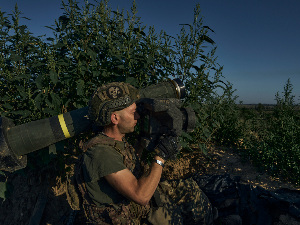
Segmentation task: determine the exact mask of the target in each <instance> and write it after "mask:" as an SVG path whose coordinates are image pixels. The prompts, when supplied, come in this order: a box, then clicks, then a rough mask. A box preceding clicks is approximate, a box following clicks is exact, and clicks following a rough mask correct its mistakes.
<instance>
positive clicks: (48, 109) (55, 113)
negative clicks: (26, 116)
mask: <svg viewBox="0 0 300 225" xmlns="http://www.w3.org/2000/svg"><path fill="white" fill-rule="evenodd" d="M43 112H44V113H49V114H50V115H52V116H55V115H57V112H56V111H54V110H53V109H50V108H46V109H44V110H43Z"/></svg>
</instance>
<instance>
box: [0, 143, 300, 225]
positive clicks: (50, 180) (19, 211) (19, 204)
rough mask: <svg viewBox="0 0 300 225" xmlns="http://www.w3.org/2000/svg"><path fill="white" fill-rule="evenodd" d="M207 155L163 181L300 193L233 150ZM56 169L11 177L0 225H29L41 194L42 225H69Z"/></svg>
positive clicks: (186, 161) (171, 169)
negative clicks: (224, 179)
mask: <svg viewBox="0 0 300 225" xmlns="http://www.w3.org/2000/svg"><path fill="white" fill-rule="evenodd" d="M207 148H208V154H207V156H209V157H210V158H211V160H210V161H208V160H207V156H205V155H204V154H203V153H202V152H201V151H200V149H197V148H195V149H193V150H194V152H192V153H189V152H184V153H183V157H182V158H181V159H179V160H177V161H175V162H171V161H169V162H166V163H165V168H164V170H163V174H162V178H164V179H171V180H172V179H184V178H187V177H189V176H190V175H192V174H194V173H196V172H200V173H203V174H224V173H229V174H232V175H234V176H240V177H241V182H243V183H249V184H252V185H253V186H257V185H260V186H262V187H264V188H266V189H267V190H270V191H274V190H276V189H279V188H289V189H292V190H300V187H295V186H294V185H293V184H291V183H289V182H284V181H283V179H281V178H277V179H273V178H271V177H270V176H269V175H268V174H267V172H266V171H264V172H258V171H257V169H256V168H255V167H254V166H253V165H252V163H251V161H250V160H249V161H243V160H242V158H241V157H240V156H239V155H238V154H237V152H235V151H234V150H233V149H231V148H226V147H222V146H216V145H214V144H210V145H208V146H207ZM76 159H77V158H76V157H75V156H74V157H73V159H71V160H70V161H69V162H66V166H67V165H69V166H71V167H72V171H71V173H72V172H73V166H72V165H73V163H74V162H75V161H76ZM55 170H56V165H53V167H51V168H47V169H45V170H42V171H39V172H38V173H34V172H30V173H29V175H28V177H29V178H28V179H27V178H26V177H25V176H22V175H20V174H11V175H9V176H8V182H10V183H12V184H13V186H14V191H13V194H12V196H11V197H9V198H7V199H6V201H5V202H3V201H2V199H1V198H0V203H1V204H2V203H3V204H2V205H1V206H0V224H2V225H28V224H30V223H29V221H30V219H31V216H32V214H33V212H34V209H35V205H36V202H37V199H38V197H39V194H40V193H44V195H45V196H47V200H48V201H47V203H46V206H45V209H44V212H43V214H42V218H41V222H40V224H43V225H44V224H45V225H63V224H66V220H67V217H69V215H70V213H71V211H72V209H71V208H70V206H69V204H68V202H67V199H66V194H65V181H62V180H61V179H60V178H58V177H55V175H54V171H55ZM85 222H86V220H85V216H84V214H83V212H82V210H80V211H79V212H78V213H77V215H76V219H75V222H74V224H75V225H76V224H85Z"/></svg>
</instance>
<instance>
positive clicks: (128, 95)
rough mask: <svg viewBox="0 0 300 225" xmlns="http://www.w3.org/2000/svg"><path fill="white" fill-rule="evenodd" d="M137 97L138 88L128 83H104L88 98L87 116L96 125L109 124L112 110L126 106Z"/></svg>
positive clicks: (138, 96)
mask: <svg viewBox="0 0 300 225" xmlns="http://www.w3.org/2000/svg"><path fill="white" fill-rule="evenodd" d="M139 98H140V95H139V90H138V89H136V88H135V87H133V86H132V85H130V84H128V83H124V82H113V83H108V84H104V85H102V86H101V87H98V89H97V90H96V91H95V92H94V93H93V95H92V97H91V98H90V100H89V110H88V118H89V119H90V120H92V122H93V123H94V124H96V125H97V126H106V125H109V124H110V123H111V119H110V118H111V114H112V112H114V111H119V110H122V109H125V108H127V107H128V106H130V105H131V104H133V103H134V102H136V101H137V100H138V99H139Z"/></svg>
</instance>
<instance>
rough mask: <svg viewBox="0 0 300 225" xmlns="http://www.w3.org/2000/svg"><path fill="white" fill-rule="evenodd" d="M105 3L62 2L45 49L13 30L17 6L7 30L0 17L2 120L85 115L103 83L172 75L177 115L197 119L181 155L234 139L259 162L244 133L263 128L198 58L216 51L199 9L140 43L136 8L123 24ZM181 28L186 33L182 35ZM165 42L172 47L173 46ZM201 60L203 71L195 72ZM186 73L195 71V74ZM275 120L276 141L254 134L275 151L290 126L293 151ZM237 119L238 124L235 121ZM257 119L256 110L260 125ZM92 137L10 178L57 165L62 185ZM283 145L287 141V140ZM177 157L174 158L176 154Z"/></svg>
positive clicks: (57, 148)
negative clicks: (187, 113) (179, 97)
mask: <svg viewBox="0 0 300 225" xmlns="http://www.w3.org/2000/svg"><path fill="white" fill-rule="evenodd" d="M107 2H108V1H105V2H103V1H101V3H99V4H98V5H97V6H93V8H92V10H90V6H91V4H88V3H87V2H85V7H84V9H82V10H80V9H79V8H78V6H77V5H76V3H75V2H73V0H68V3H69V4H68V5H66V4H65V3H64V2H63V6H64V9H65V12H64V14H63V15H62V16H60V17H59V18H58V21H57V20H55V25H53V26H48V28H50V29H52V30H53V33H54V36H55V39H53V38H47V39H46V40H47V41H50V42H51V43H47V42H45V41H44V40H43V39H41V38H42V37H43V36H39V37H34V36H32V33H30V32H29V31H28V29H27V27H26V26H25V25H22V26H19V15H20V11H19V10H18V7H17V5H16V7H15V12H14V13H13V15H12V20H13V23H11V22H10V20H9V19H8V17H5V13H4V12H1V11H0V34H1V36H0V38H1V40H0V45H1V55H0V68H1V70H0V90H1V93H0V112H1V116H6V117H8V118H10V119H12V120H13V122H14V123H15V125H16V126H18V125H21V124H24V123H28V122H31V121H35V120H40V119H44V118H49V117H52V116H56V115H59V114H61V113H65V112H67V111H72V110H76V109H79V108H82V107H85V106H87V103H88V100H89V98H90V96H91V95H92V93H93V92H94V90H96V88H97V87H98V86H101V85H102V84H104V83H109V82H114V81H123V82H127V83H130V84H132V85H133V86H135V87H137V88H144V87H146V86H148V85H151V84H155V83H157V82H161V81H164V80H166V79H167V78H168V77H169V76H170V75H172V76H173V77H174V78H180V79H181V80H182V81H183V82H184V84H185V86H186V91H187V96H186V97H185V98H184V99H183V104H182V107H191V108H192V109H193V110H194V111H195V113H196V117H197V121H196V127H195V130H194V132H192V133H190V134H187V133H184V132H183V133H182V136H181V137H179V138H180V142H181V144H182V146H183V148H184V150H187V151H193V150H192V149H191V147H190V146H191V145H198V146H199V148H200V149H201V150H202V152H203V153H205V154H206V153H207V148H206V144H207V143H209V142H211V141H215V142H218V143H220V144H222V145H233V146H236V143H237V142H238V140H239V138H244V139H245V140H248V141H246V142H245V143H244V145H243V146H251V147H253V148H251V149H253V150H252V152H251V151H250V152H249V154H251V156H252V157H253V158H254V160H258V158H259V157H258V155H257V157H256V155H255V154H254V153H253V152H254V151H255V150H254V149H255V148H259V147H256V146H258V144H259V143H256V142H254V140H252V139H253V137H252V136H251V135H250V134H249V132H250V131H253V130H255V131H256V130H257V131H258V132H260V129H262V127H263V126H265V123H263V124H262V122H261V121H262V120H260V119H259V118H256V114H255V113H253V112H251V111H249V112H248V111H244V112H243V113H241V112H240V111H239V109H238V108H237V106H236V105H235V104H234V100H235V99H236V98H237V97H238V96H235V97H234V98H232V94H233V92H234V91H235V90H234V91H232V85H231V84H230V83H229V82H228V81H227V84H226V83H224V82H223V81H222V80H220V76H222V73H221V72H222V70H223V66H222V67H220V66H219V65H218V64H217V63H215V61H216V57H214V54H215V52H216V49H217V47H213V48H212V49H211V51H210V52H209V53H208V54H204V50H203V48H205V47H206V46H203V44H205V43H208V44H212V45H214V44H215V43H214V41H213V40H212V39H211V38H209V36H208V35H207V33H208V31H209V30H211V29H210V28H209V27H207V26H203V22H202V18H200V19H199V14H200V5H199V4H197V6H196V9H195V11H194V22H193V24H184V25H183V27H182V29H181V32H180V36H179V35H178V38H177V39H176V38H174V37H171V36H169V35H167V34H166V32H163V31H161V32H160V35H159V37H157V35H156V34H155V33H154V32H155V30H154V27H150V28H149V32H148V35H146V33H145V32H144V30H145V27H146V26H143V27H141V26H140V24H141V23H139V20H140V19H139V17H136V16H135V14H136V12H137V9H136V4H135V1H133V6H132V8H131V12H132V14H133V16H132V17H130V16H129V13H128V12H127V19H124V13H123V11H122V13H120V12H119V10H117V11H111V9H107ZM111 13H113V15H114V17H113V19H111ZM24 18H25V17H24ZM25 19H27V18H25ZM125 21H126V22H127V23H128V25H129V28H128V29H127V30H124V24H125ZM184 26H189V28H190V32H189V33H188V34H186V30H185V28H184ZM53 27H54V28H53ZM12 29H13V30H14V32H15V33H14V34H13V35H12V36H9V35H8V32H9V31H10V30H12ZM211 31H212V32H213V30H211ZM171 39H172V40H174V41H175V45H172V44H171ZM199 59H200V61H202V64H201V65H195V62H196V61H197V60H199ZM191 69H195V70H196V73H194V72H193V71H192V70H191ZM206 70H208V71H206ZM209 71H214V72H215V76H214V81H210V80H209V79H208V77H209ZM221 83H222V84H224V85H225V86H226V87H223V86H222V85H221ZM217 87H221V88H222V89H223V90H224V94H223V95H222V96H218V95H217V94H216V93H215V91H214V89H215V88H217ZM276 113H277V114H276ZM276 113H275V116H274V117H275V118H277V120H276V121H277V122H276V123H277V125H275V124H274V126H273V128H274V131H273V130H271V131H272V132H273V133H272V134H274V135H273V136H271V133H270V132H268V133H267V132H260V135H261V136H262V137H264V138H265V137H267V136H268V135H269V137H270V141H269V142H266V143H268V144H270V145H271V140H274V142H275V143H277V142H278V143H277V144H278V146H279V145H280V144H282V142H280V143H279V141H280V140H279V139H278V138H277V136H278V134H279V133H278V132H280V131H279V130H278V131H276V129H277V128H278V126H279V125H278V124H279V123H281V122H284V123H285V124H289V125H288V126H291V127H288V128H286V132H287V134H289V135H290V134H292V136H293V137H294V140H295V141H294V143H296V140H297V139H296V138H297V137H298V138H299V136H297V135H299V133H297V131H296V130H297V127H293V129H291V128H292V122H293V121H290V122H288V121H289V120H288V119H287V118H286V119H285V117H282V116H283V115H281V114H280V113H281V111H280V110H279V109H278V112H277V111H276ZM242 114H243V115H242ZM241 115H242V116H243V117H244V119H245V121H244V122H241V121H240V117H241ZM263 115H264V113H263V110H262V114H261V116H260V117H261V118H262V117H263ZM284 115H286V112H285V111H284ZM282 118H283V119H282ZM298 121H299V120H298ZM267 125H268V126H270V127H272V125H270V124H267ZM267 125H266V126H267ZM268 131H269V130H268ZM138 132H139V128H138V126H137V127H136V130H135V131H134V132H133V133H131V134H128V135H126V137H127V139H128V141H129V143H130V144H132V145H134V142H135V140H136V137H137V135H138ZM92 135H93V133H92V132H90V133H88V134H80V135H78V136H76V137H72V138H70V139H68V140H64V141H61V142H60V143H56V144H55V145H52V146H49V147H46V148H44V149H41V150H39V151H35V152H32V153H30V154H28V166H27V167H26V168H25V169H23V170H22V171H16V173H21V174H25V175H26V174H27V172H28V171H29V170H36V171H42V170H43V169H46V168H48V167H50V166H51V165H53V164H55V165H57V167H58V173H57V175H58V176H61V177H62V178H63V179H65V178H66V176H67V174H68V172H69V170H70V168H69V167H68V168H64V167H65V162H66V161H67V160H68V159H69V158H70V157H71V156H72V155H73V154H75V155H77V156H78V155H79V154H81V153H82V152H80V150H79V148H78V144H79V142H80V141H81V140H83V141H85V140H87V139H89V138H91V137H92ZM264 135H267V136H264ZM276 135H277V136H276ZM271 137H272V138H273V139H271ZM275 137H276V138H277V139H276V140H275ZM285 138H286V140H287V141H292V139H288V135H286V137H285ZM264 140H267V139H264ZM298 140H299V139H298ZM272 146H273V145H272ZM289 147H292V146H289ZM296 147H297V146H296V145H294V146H293V148H294V150H293V152H294V153H293V154H291V155H290V156H289V158H290V160H292V159H291V157H295V159H297V158H296V157H298V156H297V154H296V152H299V151H297V149H296ZM53 149H54V150H53ZM74 150H75V151H74ZM264 151H266V150H264ZM245 154H246V153H245ZM271 155H272V154H269V156H271ZM273 155H274V154H273ZM273 155H272V157H273ZM177 157H178V158H180V157H181V154H178V156H177ZM255 157H256V158H255ZM274 157H275V155H274ZM269 158H270V157H269ZM269 158H268V160H269V161H270V159H269ZM142 159H145V160H146V162H147V163H148V164H149V163H150V159H151V153H149V152H146V151H144V152H143V155H142ZM269 161H268V162H269ZM278 162H279V161H277V163H278ZM297 162H298V161H297ZM290 163H291V166H290V167H288V168H287V169H288V170H289V171H291V169H293V171H295V172H297V171H298V170H297V169H295V168H296V166H295V165H297V164H295V163H294V164H293V162H292V161H290ZM280 168H281V167H280ZM274 171H275V170H274ZM6 186H7V185H6ZM4 189H5V188H3V190H4ZM1 193H3V191H1Z"/></svg>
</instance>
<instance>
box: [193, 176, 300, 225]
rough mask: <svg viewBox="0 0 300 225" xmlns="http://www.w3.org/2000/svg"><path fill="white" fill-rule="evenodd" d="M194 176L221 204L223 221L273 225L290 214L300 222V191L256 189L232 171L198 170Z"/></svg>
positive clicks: (219, 209)
mask: <svg viewBox="0 0 300 225" xmlns="http://www.w3.org/2000/svg"><path fill="white" fill-rule="evenodd" d="M192 178H193V179H194V180H195V181H196V182H197V184H198V185H199V187H200V188H201V190H202V191H203V192H204V193H205V194H206V195H207V197H208V198H209V200H210V201H211V203H212V205H213V206H214V207H217V209H218V212H219V219H221V221H223V223H222V224H243V225H254V224H255V225H271V224H274V223H276V222H278V221H279V216H280V215H286V214H287V215H288V216H290V218H292V219H293V224H300V191H298V190H290V189H287V188H282V189H278V190H276V191H274V192H272V191H268V190H266V189H264V188H262V187H260V186H257V187H255V188H254V187H253V186H252V185H251V184H243V183H240V177H239V176H232V175H230V174H224V175H200V174H199V173H196V174H194V175H193V176H192ZM231 220H232V221H231ZM224 221H225V223H224ZM234 221H235V222H234ZM298 222H299V223H298Z"/></svg>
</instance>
